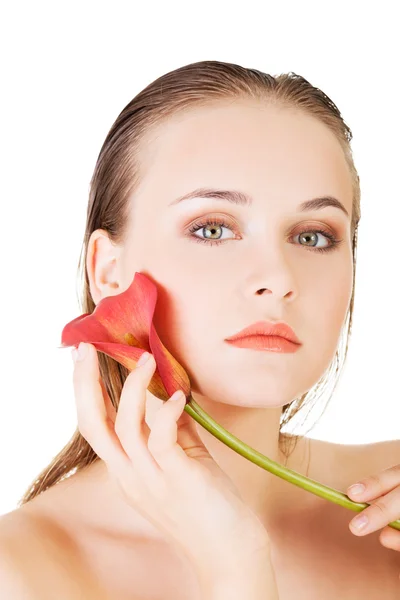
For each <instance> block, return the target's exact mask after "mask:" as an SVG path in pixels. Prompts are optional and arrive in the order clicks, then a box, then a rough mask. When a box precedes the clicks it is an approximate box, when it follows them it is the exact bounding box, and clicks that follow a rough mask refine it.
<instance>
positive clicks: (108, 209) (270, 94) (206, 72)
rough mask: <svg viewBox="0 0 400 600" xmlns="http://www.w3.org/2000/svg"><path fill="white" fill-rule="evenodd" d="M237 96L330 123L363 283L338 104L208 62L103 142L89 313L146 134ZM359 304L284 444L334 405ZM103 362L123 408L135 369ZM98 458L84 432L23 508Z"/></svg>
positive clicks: (130, 111) (143, 101)
mask: <svg viewBox="0 0 400 600" xmlns="http://www.w3.org/2000/svg"><path fill="white" fill-rule="evenodd" d="M236 98H253V99H258V100H261V101H266V102H268V103H270V104H272V103H273V104H275V105H279V106H282V107H287V108H294V109H298V110H299V111H302V112H303V113H306V114H308V115H312V116H314V117H315V118H317V119H319V120H320V121H321V122H322V123H325V125H326V126H327V127H329V129H330V130H331V131H332V132H333V133H334V134H335V136H336V138H337V140H338V141H339V143H340V145H341V147H342V148H343V152H344V155H345V158H346V162H347V164H348V167H349V169H350V172H351V176H352V179H353V207H352V208H353V210H352V221H351V234H352V248H353V265H354V266H353V274H354V281H355V267H356V248H357V228H358V223H359V220H360V217H361V214H360V184H359V177H358V174H357V171H356V168H355V166H354V162H353V157H352V150H351V147H350V141H351V139H352V133H351V130H350V128H349V127H348V126H347V125H346V123H345V122H344V120H343V118H342V116H341V114H340V111H339V110H338V108H337V107H336V105H335V104H334V103H333V102H332V100H330V98H328V96H326V95H325V94H324V93H323V92H322V91H321V90H320V89H318V88H316V87H314V86H312V85H311V84H310V83H309V82H308V81H307V80H306V79H304V77H301V76H300V75H296V74H295V73H293V72H290V73H288V74H282V75H278V76H276V77H273V76H271V75H268V74H266V73H263V72H261V71H258V70H256V69H248V68H244V67H241V66H239V65H236V64H230V63H224V62H219V61H202V62H197V63H193V64H189V65H186V66H183V67H180V68H179V69H176V70H174V71H171V72H170V73H167V74H165V75H163V76H162V77H159V78H158V79H156V80H155V81H153V82H152V83H150V84H149V85H148V86H147V87H146V88H145V89H144V90H142V91H141V92H140V93H139V94H137V96H135V97H134V98H133V100H131V102H129V104H128V105H127V106H126V107H125V108H124V109H123V110H122V112H121V113H120V115H119V116H118V117H117V119H116V121H115V123H114V124H113V126H112V127H111V129H110V131H109V133H108V135H107V137H106V139H105V141H104V143H103V146H102V148H101V150H100V154H99V156H98V159H97V162H96V165H95V169H94V173H93V177H92V179H91V182H90V193H89V203H88V208H87V219H86V230H85V235H84V240H83V245H82V249H81V256H80V260H79V264H78V274H79V272H80V277H81V284H80V285H81V298H80V307H81V313H91V312H93V310H94V308H95V304H94V302H93V299H92V297H91V294H90V289H89V281H88V276H87V271H86V268H85V265H86V255H87V247H88V242H89V239H90V236H91V234H92V233H93V231H95V230H97V229H103V230H105V231H107V233H108V234H109V236H110V239H111V240H112V241H113V242H114V243H115V244H121V243H122V242H123V240H124V237H125V234H126V226H127V223H128V211H129V202H128V199H129V197H130V195H131V194H132V193H133V192H134V191H135V189H136V188H137V186H138V183H139V178H140V176H141V175H143V174H142V173H141V171H140V147H141V140H142V139H143V136H144V134H146V133H147V132H148V131H150V128H151V127H152V126H153V125H155V124H158V123H160V122H161V121H163V120H166V119H168V117H169V116H171V115H173V114H175V113H177V112H178V111H183V110H186V109H191V108H192V107H196V106H204V105H206V104H208V103H212V102H217V101H224V100H227V99H236ZM353 306H354V284H353V292H352V297H351V301H350V306H349V311H348V313H347V316H346V321H347V326H346V325H345V326H344V327H343V330H342V332H341V336H340V341H339V344H338V348H337V351H336V354H335V357H334V359H333V361H332V363H331V365H330V367H329V369H327V371H326V372H325V373H324V375H323V377H322V378H321V379H320V380H319V382H318V383H317V384H316V385H315V386H314V387H313V388H311V390H309V391H308V392H306V393H305V394H303V395H302V396H300V397H299V398H297V399H295V400H294V401H292V402H290V403H289V404H285V405H284V406H283V408H282V416H281V427H280V436H279V443H281V442H282V441H283V440H284V439H285V440H286V434H284V433H282V431H281V429H282V427H284V426H286V425H287V424H288V423H289V422H290V421H291V420H292V419H293V417H294V416H295V415H296V414H297V413H298V412H299V410H300V409H301V408H302V407H304V406H307V407H310V408H311V409H312V408H313V406H314V405H315V404H316V400H318V399H319V398H320V397H321V395H322V393H323V392H324V391H325V388H326V387H327V386H328V384H333V385H332V390H331V392H330V395H329V397H328V400H329V399H330V398H331V396H332V394H333V391H334V389H335V387H336V384H337V382H338V379H339V375H340V373H341V370H342V367H343V364H344V362H345V360H346V356H347V350H348V342H349V337H350V335H351V326H352V315H353ZM343 347H345V349H344V351H343ZM98 358H99V367H100V374H101V377H102V380H103V382H104V384H105V387H106V390H107V392H108V394H109V396H110V399H111V401H112V403H113V405H114V406H115V408H117V407H118V402H119V398H120V395H121V391H122V387H123V385H124V382H125V379H126V377H127V376H128V374H129V371H128V370H127V369H126V368H125V367H124V366H122V365H121V364H119V363H118V362H117V361H115V360H114V359H112V358H111V357H109V356H107V355H105V354H103V353H101V352H98ZM313 401H314V402H313ZM325 408H326V405H325ZM324 410H325V409H324ZM309 412H310V411H309ZM308 414H309V413H308ZM308 414H307V416H308ZM303 422H304V421H303ZM308 431H309V430H308ZM307 433H308V432H307ZM288 437H289V436H288ZM297 437H298V436H292V439H295V440H296V442H297V439H296V438H297ZM293 449H294V448H293ZM293 449H292V451H293ZM285 456H288V455H287V454H285ZM97 459H98V456H97V454H96V453H95V452H94V450H93V449H92V448H91V446H90V445H89V444H88V442H87V441H86V440H85V439H84V438H83V437H82V435H81V434H80V432H79V429H78V427H77V428H76V430H75V432H74V434H73V435H72V437H71V439H70V441H69V442H68V443H67V444H66V446H65V447H64V448H63V449H62V450H61V451H60V452H59V453H58V454H57V455H56V456H55V457H54V459H53V460H52V461H51V463H50V464H49V465H48V466H47V467H45V468H44V469H43V471H42V472H41V473H40V474H39V476H38V477H37V478H36V479H35V481H34V482H33V484H32V485H31V486H30V487H29V488H28V490H27V491H26V493H25V494H24V496H23V497H22V499H21V500H20V505H22V504H25V503H26V502H29V501H30V500H32V499H33V498H34V497H35V496H37V495H38V494H40V493H41V492H43V491H45V490H46V489H48V488H50V487H51V486H53V485H55V484H56V483H58V482H59V481H61V480H62V479H64V478H65V477H67V476H69V475H72V474H73V473H75V472H76V471H78V470H80V469H82V468H84V467H86V466H87V465H89V464H91V463H92V462H94V461H96V460H97Z"/></svg>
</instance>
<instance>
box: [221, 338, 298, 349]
mask: <svg viewBox="0 0 400 600" xmlns="http://www.w3.org/2000/svg"><path fill="white" fill-rule="evenodd" d="M225 341H226V342H227V343H228V344H230V345H231V346H236V347H237V348H248V349H250V350H264V351H268V352H277V353H293V352H297V350H299V349H300V346H301V344H296V343H294V342H292V341H290V340H287V339H286V338H283V337H280V336H277V335H250V336H244V337H240V338H237V339H235V340H225Z"/></svg>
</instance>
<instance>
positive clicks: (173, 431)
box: [73, 344, 276, 592]
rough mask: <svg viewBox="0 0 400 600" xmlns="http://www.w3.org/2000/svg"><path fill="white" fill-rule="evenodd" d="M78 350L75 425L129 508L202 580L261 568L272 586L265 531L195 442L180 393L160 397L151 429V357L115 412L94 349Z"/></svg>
mask: <svg viewBox="0 0 400 600" xmlns="http://www.w3.org/2000/svg"><path fill="white" fill-rule="evenodd" d="M81 348H83V350H84V356H83V357H82V358H80V359H78V360H76V362H75V368H74V374H73V382H74V392H75V401H76V408H77V417H78V427H79V430H80V432H81V434H82V435H83V437H84V438H85V439H86V440H87V442H88V443H89V444H90V445H91V447H92V448H93V449H94V450H95V452H96V453H97V454H98V455H99V457H100V458H101V459H102V460H103V461H104V462H105V464H106V466H107V469H108V471H109V474H110V476H111V477H112V478H113V479H114V480H115V481H116V482H117V484H118V489H119V491H120V492H121V495H122V497H123V499H124V500H125V502H126V503H127V504H128V506H132V507H134V508H135V509H136V510H138V511H139V512H140V513H141V514H142V515H143V516H145V517H146V518H147V519H149V520H150V521H151V522H152V523H153V524H154V525H155V526H156V527H157V528H159V529H160V530H161V531H162V532H163V533H165V534H166V535H167V536H168V538H169V539H170V540H171V541H172V543H174V544H175V545H177V546H178V547H179V549H180V550H181V551H183V552H184V553H185V554H186V556H187V557H188V558H189V560H190V562H191V563H192V566H193V567H194V569H195V571H196V573H197V574H198V576H199V579H200V581H201V582H202V583H203V584H204V585H205V584H206V582H207V584H209V583H210V582H213V584H215V583H216V582H218V581H223V580H226V581H230V582H231V584H230V585H232V580H233V581H235V579H236V578H235V577H232V573H236V574H237V575H239V574H240V573H243V581H245V580H248V581H249V582H250V581H251V579H253V578H254V577H257V574H259V576H260V585H265V588H264V591H270V592H272V591H273V588H272V587H271V581H272V580H271V573H272V567H270V570H269V574H268V569H267V572H266V573H265V570H266V567H267V565H268V563H269V550H270V546H269V539H268V534H267V531H266V529H265V528H264V527H263V525H262V524H261V522H260V520H259V519H258V518H257V516H256V515H255V513H253V511H252V510H251V509H250V508H249V507H248V506H247V505H246V504H245V503H244V502H243V501H242V499H241V497H240V494H239V492H238V490H237V489H236V488H235V486H234V485H233V483H232V481H231V480H230V479H229V477H228V476H227V475H226V474H225V473H224V472H223V471H222V470H221V469H220V467H219V466H218V465H217V463H216V462H215V461H214V459H213V458H212V456H211V455H210V453H209V452H208V450H207V448H206V447H205V445H204V444H203V442H202V441H201V439H200V437H199V435H198V433H197V431H196V428H195V427H194V421H193V419H192V418H191V417H190V415H188V414H187V413H185V411H184V410H183V409H184V406H185V396H184V394H182V393H180V391H177V392H175V393H174V394H173V395H172V396H171V397H170V398H169V400H167V401H166V402H164V404H163V405H162V406H161V407H160V409H159V410H158V412H157V414H156V417H155V419H154V421H153V423H152V425H151V428H149V426H148V425H147V423H146V422H145V403H146V393H147V392H146V390H147V387H148V385H149V383H150V381H151V378H152V377H153V375H154V372H155V368H156V363H155V360H154V357H153V355H152V354H148V355H147V356H148V359H147V361H144V364H141V365H139V363H138V366H137V368H135V369H134V370H133V371H131V373H130V374H129V376H128V377H127V379H126V381H125V384H124V386H123V390H122V394H121V398H120V404H119V407H118V411H116V410H115V409H114V407H113V406H112V404H111V401H110V398H109V397H108V394H107V392H106V391H105V389H104V386H102V385H101V383H100V374H99V368H98V358H97V352H96V349H95V348H94V346H92V345H91V344H81ZM73 357H74V360H75V359H76V357H77V355H76V353H75V352H74V351H73ZM141 358H144V356H143V357H141ZM211 541H212V543H211ZM258 565H260V569H259V570H258ZM249 573H253V574H254V575H253V577H252V578H250V580H249ZM252 585H253V584H252ZM274 591H276V588H275V590H274Z"/></svg>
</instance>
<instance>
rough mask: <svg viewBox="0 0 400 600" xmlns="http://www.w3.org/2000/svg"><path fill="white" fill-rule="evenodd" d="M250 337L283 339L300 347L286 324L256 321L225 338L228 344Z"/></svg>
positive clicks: (299, 343) (296, 338)
mask: <svg viewBox="0 0 400 600" xmlns="http://www.w3.org/2000/svg"><path fill="white" fill-rule="evenodd" d="M252 336H257V337H260V336H272V337H274V338H283V339H284V340H287V341H289V342H292V344H296V345H301V342H300V340H299V339H298V337H297V336H296V334H295V333H294V331H293V329H292V328H291V327H289V325H287V324H286V323H283V322H281V323H271V322H270V321H257V323H253V324H252V325H250V326H249V327H246V328H245V329H242V330H241V331H239V332H238V333H235V335H233V336H231V337H228V338H226V341H228V342H234V341H237V340H240V339H242V338H249V337H252Z"/></svg>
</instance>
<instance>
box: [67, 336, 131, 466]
mask: <svg viewBox="0 0 400 600" xmlns="http://www.w3.org/2000/svg"><path fill="white" fill-rule="evenodd" d="M85 346H86V347H87V348H86V349H87V354H86V356H85V357H84V358H83V359H82V360H78V361H77V362H76V363H75V368H74V373H73V384H74V394H75V403H76V411H77V419H78V427H79V431H80V433H81V434H82V436H83V437H84V438H85V440H86V441H87V442H88V443H89V444H90V446H91V447H92V448H93V450H94V451H95V452H96V454H97V455H98V456H99V457H100V458H101V459H102V460H104V462H105V463H107V464H109V465H110V467H111V468H112V470H113V471H114V472H119V471H121V470H124V469H125V468H126V466H127V461H128V460H129V458H128V456H127V455H126V453H125V451H124V449H123V448H122V446H121V443H120V441H119V439H118V437H117V435H116V434H115V432H114V426H113V422H112V420H110V417H109V415H108V414H107V409H106V405H105V402H104V397H103V393H105V388H104V386H101V384H100V373H99V366H98V361H97V351H96V349H95V347H94V346H92V345H91V344H85ZM109 404H111V402H110V401H109ZM110 414H111V416H112V412H110Z"/></svg>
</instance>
